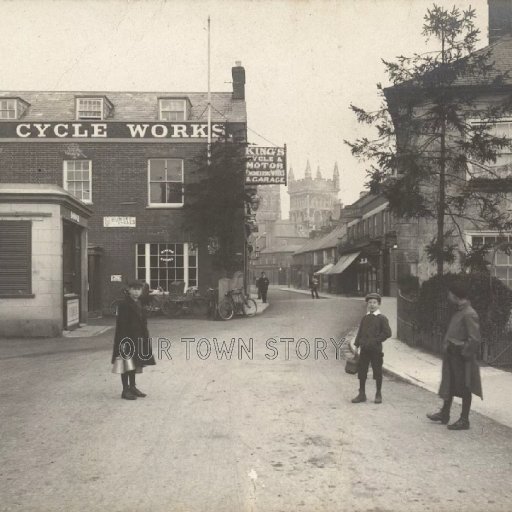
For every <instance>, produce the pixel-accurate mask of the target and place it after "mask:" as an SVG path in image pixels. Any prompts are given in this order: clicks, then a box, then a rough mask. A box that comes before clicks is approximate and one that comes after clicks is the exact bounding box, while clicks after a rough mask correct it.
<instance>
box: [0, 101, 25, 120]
mask: <svg viewBox="0 0 512 512" xmlns="http://www.w3.org/2000/svg"><path fill="white" fill-rule="evenodd" d="M27 107H28V104H27V103H25V102H24V101H23V100H20V99H19V98H4V99H0V119H19V118H20V117H21V116H22V115H23V114H24V112H25V110H26V109H27Z"/></svg>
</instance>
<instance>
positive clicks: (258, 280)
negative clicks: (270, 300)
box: [254, 277, 261, 299]
mask: <svg viewBox="0 0 512 512" xmlns="http://www.w3.org/2000/svg"><path fill="white" fill-rule="evenodd" d="M254 284H255V285H256V289H257V290H258V299H261V290H260V278H259V277H256V278H255V279H254Z"/></svg>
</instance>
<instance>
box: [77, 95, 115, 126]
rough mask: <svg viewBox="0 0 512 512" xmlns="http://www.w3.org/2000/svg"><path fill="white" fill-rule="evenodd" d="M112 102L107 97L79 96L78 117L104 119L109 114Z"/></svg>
mask: <svg viewBox="0 0 512 512" xmlns="http://www.w3.org/2000/svg"><path fill="white" fill-rule="evenodd" d="M111 110H112V104H111V103H110V101H108V100H107V98H104V97H100V98H77V99H76V118H77V119H82V120H95V121H96V120H99V121H101V120H103V119H105V118H106V117H108V116H109V114H110V111H111Z"/></svg>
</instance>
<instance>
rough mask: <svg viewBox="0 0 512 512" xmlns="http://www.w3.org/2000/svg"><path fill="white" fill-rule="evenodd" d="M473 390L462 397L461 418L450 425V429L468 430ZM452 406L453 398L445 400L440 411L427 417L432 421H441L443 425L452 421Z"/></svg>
mask: <svg viewBox="0 0 512 512" xmlns="http://www.w3.org/2000/svg"><path fill="white" fill-rule="evenodd" d="M471 398H472V395H471V392H469V393H466V394H465V396H463V397H462V413H461V415H460V418H459V419H458V420H457V421H456V422H455V423H452V424H451V425H448V427H447V428H448V429H449V430H468V429H469V410H470V408H471ZM451 406H452V398H449V399H448V400H445V401H444V404H443V407H442V408H441V410H440V411H439V412H435V413H433V414H427V418H428V419H429V420H432V421H440V422H441V424H442V425H447V424H448V422H449V421H450V408H451Z"/></svg>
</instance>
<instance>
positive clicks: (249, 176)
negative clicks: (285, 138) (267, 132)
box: [245, 146, 286, 185]
mask: <svg viewBox="0 0 512 512" xmlns="http://www.w3.org/2000/svg"><path fill="white" fill-rule="evenodd" d="M245 156H246V158H247V161H246V164H245V165H246V174H245V183H246V184H247V185H286V146H284V147H282V148H280V147H251V146H248V147H247V148H246V150H245Z"/></svg>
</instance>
